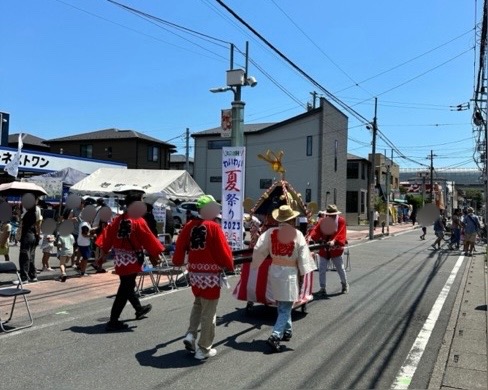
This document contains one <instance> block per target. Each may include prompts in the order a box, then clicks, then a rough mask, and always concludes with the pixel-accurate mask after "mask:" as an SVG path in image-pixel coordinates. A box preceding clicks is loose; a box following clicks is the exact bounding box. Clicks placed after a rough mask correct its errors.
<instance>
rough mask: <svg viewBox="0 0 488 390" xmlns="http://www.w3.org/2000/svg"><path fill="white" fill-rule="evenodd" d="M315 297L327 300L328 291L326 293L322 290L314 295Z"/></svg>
mask: <svg viewBox="0 0 488 390" xmlns="http://www.w3.org/2000/svg"><path fill="white" fill-rule="evenodd" d="M313 296H314V298H316V299H326V298H327V291H325V289H320V290H319V291H317V292H316V293H314V294H313Z"/></svg>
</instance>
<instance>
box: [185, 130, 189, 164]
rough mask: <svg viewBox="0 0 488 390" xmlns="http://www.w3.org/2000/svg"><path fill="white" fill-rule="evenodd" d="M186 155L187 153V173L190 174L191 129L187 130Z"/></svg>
mask: <svg viewBox="0 0 488 390" xmlns="http://www.w3.org/2000/svg"><path fill="white" fill-rule="evenodd" d="M185 140H186V153H185V171H187V172H188V173H190V129H189V128H188V127H187V128H186V135H185Z"/></svg>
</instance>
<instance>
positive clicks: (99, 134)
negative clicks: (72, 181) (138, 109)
mask: <svg viewBox="0 0 488 390" xmlns="http://www.w3.org/2000/svg"><path fill="white" fill-rule="evenodd" d="M132 138H139V139H142V140H145V141H151V142H157V143H158V144H165V145H168V146H170V147H173V148H176V146H175V145H172V144H169V143H167V142H164V141H161V140H159V139H156V138H153V137H150V136H148V135H145V134H142V133H139V132H137V131H134V130H120V129H104V130H97V131H92V132H89V133H82V134H75V135H71V136H68V137H61V138H53V139H50V140H46V143H48V144H49V143H56V142H66V141H86V140H89V141H91V140H106V139H132Z"/></svg>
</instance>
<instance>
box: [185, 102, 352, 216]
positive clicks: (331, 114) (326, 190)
mask: <svg viewBox="0 0 488 390" xmlns="http://www.w3.org/2000/svg"><path fill="white" fill-rule="evenodd" d="M347 127H348V119H347V116H346V115H344V114H343V113H342V112H341V111H339V110H338V109H337V108H336V107H335V106H333V105H332V104H331V103H330V102H328V101H327V100H325V99H324V98H322V99H321V100H320V107H318V108H316V109H313V110H310V111H308V112H306V113H304V114H301V115H298V116H295V117H293V118H290V119H287V120H285V121H282V122H279V123H261V124H249V125H245V126H244V146H245V147H246V179H245V180H246V181H245V197H248V198H252V199H253V200H254V201H257V199H258V198H259V197H260V196H261V195H262V194H263V192H264V191H265V190H266V189H267V188H268V187H269V186H270V185H271V183H272V182H273V181H274V180H276V179H278V178H279V175H278V174H277V173H275V172H274V171H272V169H271V168H270V164H268V163H266V162H265V161H263V160H261V159H259V158H258V154H264V153H266V151H267V150H270V151H272V152H275V153H276V152H279V151H281V150H282V151H283V152H284V157H283V160H282V162H283V165H284V167H285V169H286V173H285V178H286V179H287V180H288V181H289V182H290V184H291V185H292V186H293V187H294V188H295V190H296V191H297V192H299V193H300V194H301V195H302V199H303V200H304V201H305V202H306V203H309V202H311V201H313V202H317V204H318V205H319V208H320V209H324V208H325V206H326V204H327V203H336V204H337V206H338V207H339V209H340V210H345V207H346V164H347ZM192 137H193V138H194V139H195V155H194V164H195V165H194V178H195V181H196V182H197V183H198V185H199V186H200V187H201V188H202V189H203V191H204V192H205V193H210V194H212V195H213V196H214V197H215V198H216V199H221V196H222V195H221V194H222V147H224V146H230V138H222V137H221V136H220V128H214V129H209V130H205V131H202V132H198V133H194V134H192Z"/></svg>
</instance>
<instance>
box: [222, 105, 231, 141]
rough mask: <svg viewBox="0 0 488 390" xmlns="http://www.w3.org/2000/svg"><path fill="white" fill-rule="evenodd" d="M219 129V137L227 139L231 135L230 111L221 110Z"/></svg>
mask: <svg viewBox="0 0 488 390" xmlns="http://www.w3.org/2000/svg"><path fill="white" fill-rule="evenodd" d="M220 127H221V131H220V136H221V137H224V138H229V137H230V136H231V135H232V110H229V109H227V110H221V114H220Z"/></svg>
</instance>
